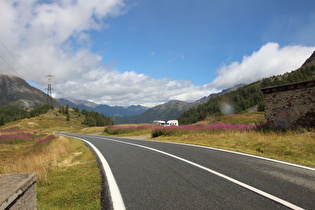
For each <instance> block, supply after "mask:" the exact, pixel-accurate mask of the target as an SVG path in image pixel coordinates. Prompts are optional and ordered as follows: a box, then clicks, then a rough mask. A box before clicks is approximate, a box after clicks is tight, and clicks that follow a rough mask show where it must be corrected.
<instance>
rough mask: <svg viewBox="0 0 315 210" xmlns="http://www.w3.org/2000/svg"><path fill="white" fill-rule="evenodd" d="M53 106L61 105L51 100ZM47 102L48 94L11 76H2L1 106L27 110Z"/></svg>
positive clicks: (0, 81)
mask: <svg viewBox="0 0 315 210" xmlns="http://www.w3.org/2000/svg"><path fill="white" fill-rule="evenodd" d="M51 100H52V105H53V106H55V107H59V106H60V104H59V102H58V101H56V100H55V99H53V98H51ZM46 102H47V94H46V93H44V92H43V91H41V90H39V89H37V88H35V87H32V86H30V85H29V84H28V83H27V82H26V81H25V80H23V79H21V78H19V77H16V76H11V75H5V74H1V75H0V106H5V105H14V106H21V107H27V108H31V109H32V108H35V107H36V106H39V105H43V104H45V103H46Z"/></svg>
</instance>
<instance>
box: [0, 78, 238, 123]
mask: <svg viewBox="0 0 315 210" xmlns="http://www.w3.org/2000/svg"><path fill="white" fill-rule="evenodd" d="M243 85H244V84H240V85H237V86H235V87H233V88H229V89H226V90H223V91H221V92H220V93H215V94H211V95H209V96H206V97H203V98H201V99H199V100H197V101H195V102H184V101H178V100H171V101H169V102H167V103H165V104H161V105H158V106H155V107H152V108H148V107H144V106H140V105H132V106H128V107H123V106H109V105H106V104H96V103H93V102H90V101H87V100H75V99H65V98H60V99H53V98H51V97H50V96H48V95H47V94H46V93H44V92H43V91H41V90H39V89H37V88H35V87H33V86H31V85H29V84H28V83H27V82H26V81H25V80H24V79H22V78H19V77H17V76H12V75H5V74H2V75H0V106H5V105H14V106H21V107H27V108H30V109H32V108H35V107H36V106H38V105H43V104H45V103H52V104H53V106H54V107H59V106H61V105H64V106H66V105H67V104H68V105H69V107H70V108H73V107H78V108H79V109H80V110H81V111H82V109H85V110H87V111H95V112H99V113H102V114H104V115H106V116H110V117H111V118H112V119H113V120H114V122H115V123H116V124H126V123H152V121H153V120H156V119H163V120H169V119H176V118H177V117H178V116H179V115H180V114H181V113H183V112H185V111H186V110H188V109H190V108H193V107H197V106H198V105H200V104H203V103H206V102H207V101H208V100H209V99H210V98H212V97H216V96H219V95H221V94H224V93H227V92H229V91H232V90H235V89H237V88H239V87H241V86H243Z"/></svg>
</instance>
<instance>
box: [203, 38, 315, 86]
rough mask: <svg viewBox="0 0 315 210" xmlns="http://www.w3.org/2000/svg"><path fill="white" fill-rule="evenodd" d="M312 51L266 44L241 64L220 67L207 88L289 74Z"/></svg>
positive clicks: (245, 58)
mask: <svg viewBox="0 0 315 210" xmlns="http://www.w3.org/2000/svg"><path fill="white" fill-rule="evenodd" d="M314 50H315V47H305V46H300V45H292V46H285V47H283V48H280V46H279V44H277V43H267V44H266V45H264V46H262V47H261V48H260V50H259V51H257V52H253V54H252V55H250V56H244V57H243V60H242V61H241V62H237V61H235V62H232V63H231V64H230V65H223V66H221V67H220V68H219V69H218V71H217V74H218V76H217V77H216V78H215V79H214V80H213V81H212V82H211V83H210V84H208V87H216V88H226V87H231V86H233V85H236V84H240V83H250V82H254V81H257V80H260V79H263V78H266V77H270V76H273V75H279V74H283V73H285V72H290V71H292V70H295V69H297V68H299V67H300V66H301V65H302V64H303V63H304V61H305V60H306V59H307V58H308V57H309V56H310V55H311V54H312V53H313V51H314Z"/></svg>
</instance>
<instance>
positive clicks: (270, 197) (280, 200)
mask: <svg viewBox="0 0 315 210" xmlns="http://www.w3.org/2000/svg"><path fill="white" fill-rule="evenodd" d="M101 139H106V140H109V141H114V142H118V143H122V144H129V145H132V146H136V147H140V148H144V149H147V150H151V151H154V152H158V153H161V154H164V155H167V156H169V157H172V158H175V159H177V160H181V161H183V162H185V163H188V164H191V165H193V166H195V167H198V168H201V169H203V170H205V171H208V172H210V173H212V174H215V175H217V176H219V177H221V178H223V179H226V180H228V181H230V182H233V183H235V184H237V185H239V186H241V187H244V188H246V189H248V190H251V191H253V192H255V193H257V194H260V195H262V196H264V197H266V198H268V199H270V200H273V201H275V202H278V203H280V204H282V205H284V206H286V207H289V208H291V209H296V210H302V209H303V208H301V207H299V206H296V205H294V204H292V203H290V202H288V201H285V200H283V199H281V198H278V197H276V196H273V195H271V194H269V193H266V192H264V191H262V190H259V189H257V188H255V187H252V186H250V185H248V184H245V183H243V182H240V181H238V180H236V179H233V178H231V177H229V176H226V175H224V174H221V173H219V172H217V171H214V170H211V169H209V168H206V167H204V166H202V165H199V164H197V163H194V162H192V161H189V160H186V159H184V158H181V157H178V156H176V155H172V154H170V153H167V152H163V151H161V150H158V149H154V148H151V147H147V146H142V145H139V144H133V143H129V142H123V141H118V140H113V139H108V138H101Z"/></svg>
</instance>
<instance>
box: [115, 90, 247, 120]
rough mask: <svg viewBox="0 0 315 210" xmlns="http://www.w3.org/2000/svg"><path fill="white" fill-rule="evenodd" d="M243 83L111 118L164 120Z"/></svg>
mask: <svg viewBox="0 0 315 210" xmlns="http://www.w3.org/2000/svg"><path fill="white" fill-rule="evenodd" d="M243 85H244V84H239V85H235V86H234V87H232V88H228V89H224V90H223V91H221V92H219V93H213V94H210V95H209V96H206V97H203V98H201V99H199V100H197V101H194V102H185V101H178V100H171V101H169V102H167V103H164V104H161V105H157V106H155V107H152V108H150V109H148V110H146V111H145V112H144V113H142V114H140V115H136V116H130V117H119V116H114V117H113V120H114V122H115V124H130V123H131V124H133V123H136V124H138V123H152V122H153V120H166V121H167V120H172V119H176V118H178V116H180V115H181V114H182V113H183V112H185V111H186V110H188V109H190V108H194V107H197V106H198V105H200V104H204V103H206V102H207V101H208V100H209V99H210V98H213V97H217V96H220V95H222V94H225V93H228V92H230V91H234V90H236V89H238V88H240V87H242V86H243Z"/></svg>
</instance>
